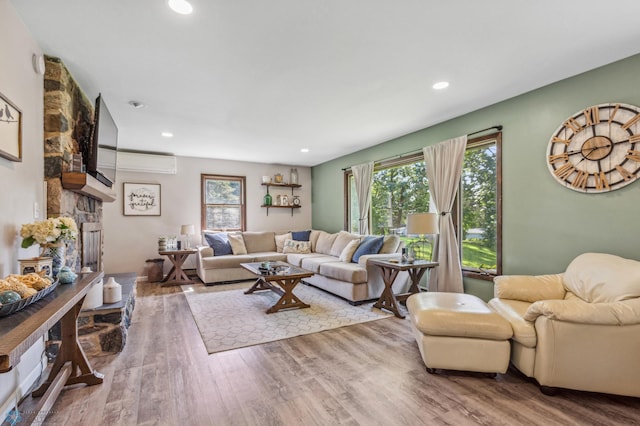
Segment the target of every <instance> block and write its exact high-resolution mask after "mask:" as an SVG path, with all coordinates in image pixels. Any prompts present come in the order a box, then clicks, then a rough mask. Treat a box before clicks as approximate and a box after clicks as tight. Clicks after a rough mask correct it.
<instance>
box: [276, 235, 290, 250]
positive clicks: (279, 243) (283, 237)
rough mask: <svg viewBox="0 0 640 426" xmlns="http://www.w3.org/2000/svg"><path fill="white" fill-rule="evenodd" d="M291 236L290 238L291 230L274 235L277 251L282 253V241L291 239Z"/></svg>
mask: <svg viewBox="0 0 640 426" xmlns="http://www.w3.org/2000/svg"><path fill="white" fill-rule="evenodd" d="M292 239H293V238H291V232H287V233H286V234H280V235H276V236H275V240H276V251H277V252H278V253H282V250H283V249H284V242H285V241H287V240H292Z"/></svg>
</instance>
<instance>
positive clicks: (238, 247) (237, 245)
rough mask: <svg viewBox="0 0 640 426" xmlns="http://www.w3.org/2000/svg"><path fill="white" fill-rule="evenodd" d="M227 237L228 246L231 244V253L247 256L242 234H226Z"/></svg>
mask: <svg viewBox="0 0 640 426" xmlns="http://www.w3.org/2000/svg"><path fill="white" fill-rule="evenodd" d="M227 237H229V244H231V251H233V254H234V255H237V254H247V248H246V247H245V245H244V238H242V234H228V235H227Z"/></svg>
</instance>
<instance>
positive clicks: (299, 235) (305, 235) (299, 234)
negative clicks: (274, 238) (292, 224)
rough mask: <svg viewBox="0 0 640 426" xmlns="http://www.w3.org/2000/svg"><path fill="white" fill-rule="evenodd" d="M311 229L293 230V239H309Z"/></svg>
mask: <svg viewBox="0 0 640 426" xmlns="http://www.w3.org/2000/svg"><path fill="white" fill-rule="evenodd" d="M310 235H311V231H310V230H309V231H291V239H292V240H295V241H309V236H310Z"/></svg>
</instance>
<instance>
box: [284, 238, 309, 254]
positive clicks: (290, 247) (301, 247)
mask: <svg viewBox="0 0 640 426" xmlns="http://www.w3.org/2000/svg"><path fill="white" fill-rule="evenodd" d="M282 252H283V253H311V242H310V241H296V240H286V241H285V242H284V247H283V249H282Z"/></svg>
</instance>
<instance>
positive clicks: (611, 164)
mask: <svg viewBox="0 0 640 426" xmlns="http://www.w3.org/2000/svg"><path fill="white" fill-rule="evenodd" d="M547 166H548V168H549V172H551V175H552V176H553V177H554V178H555V180H556V181H557V182H559V183H560V184H562V185H564V186H566V187H567V188H569V189H572V190H574V191H579V192H587V193H601V192H608V191H613V190H614V189H619V188H622V187H624V186H626V185H629V184H630V183H633V182H635V181H636V180H638V178H640V108H638V107H637V106H633V105H627V104H613V103H612V104H600V105H594V106H591V107H589V108H586V109H585V110H583V111H578V112H577V113H575V114H574V115H572V116H571V117H569V118H567V119H566V120H565V121H564V122H563V123H562V124H561V125H560V127H558V129H557V130H556V131H555V132H554V133H553V135H552V136H551V139H550V140H549V144H548V147H547Z"/></svg>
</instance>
